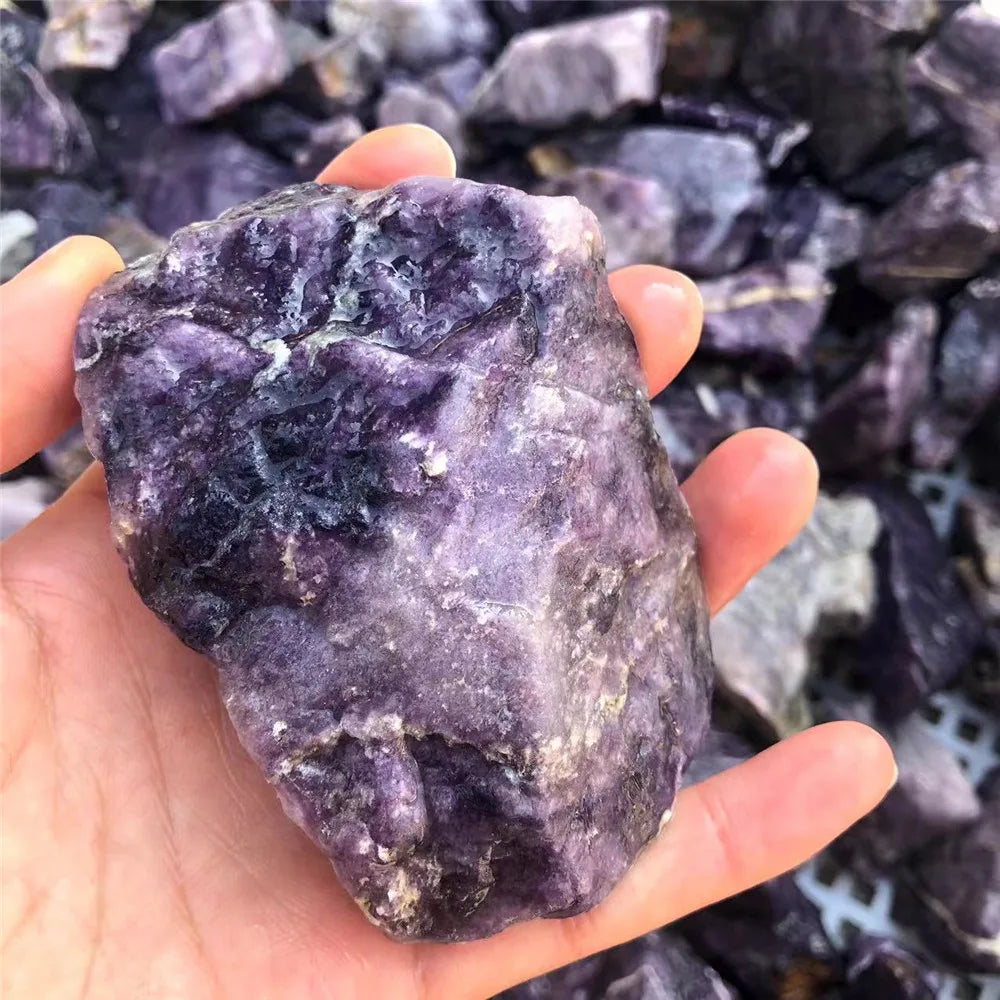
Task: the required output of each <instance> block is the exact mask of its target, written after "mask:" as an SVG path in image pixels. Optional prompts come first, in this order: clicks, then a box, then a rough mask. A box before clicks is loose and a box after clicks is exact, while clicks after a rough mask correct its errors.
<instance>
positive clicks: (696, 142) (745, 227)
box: [532, 126, 766, 277]
mask: <svg viewBox="0 0 1000 1000" xmlns="http://www.w3.org/2000/svg"><path fill="white" fill-rule="evenodd" d="M532 163H533V165H534V166H535V168H536V169H537V170H539V171H540V172H541V173H542V174H544V175H545V176H555V175H558V174H559V173H562V172H563V171H565V170H566V169H567V168H568V167H569V166H571V165H596V166H602V167H612V168H614V169H615V170H620V171H622V172H624V173H628V174H635V175H636V176H639V177H652V178H653V179H654V180H656V181H659V183H660V184H661V185H662V187H663V188H664V189H665V190H666V191H668V192H670V194H671V195H672V196H673V198H674V200H675V201H676V202H677V206H678V213H679V214H678V229H677V261H676V266H677V267H679V268H681V269H682V270H684V271H688V272H690V273H691V274H693V275H696V276H699V277H700V276H703V275H704V276H711V275H718V274H728V273H729V272H730V271H734V270H735V269H736V268H738V267H739V266H740V265H741V264H742V263H743V262H744V261H745V260H746V259H747V255H748V254H749V252H750V244H751V242H752V241H753V238H754V236H755V235H756V232H757V229H758V227H759V224H760V220H761V216H762V214H763V209H764V204H765V197H766V192H765V189H764V185H763V182H762V178H763V168H762V166H761V161H760V155H759V153H758V152H757V147H756V146H755V145H754V143H752V142H751V141H750V140H749V139H747V138H745V137H743V136H739V135H716V134H714V133H712V132H703V131H700V130H698V129H691V128H667V127H665V126H659V127H658V126H648V127H640V128H629V129H623V130H621V131H619V132H598V133H593V134H590V135H584V136H579V137H574V138H571V139H566V140H562V139H560V140H557V141H553V142H552V143H547V144H545V145H542V146H537V147H535V149H534V150H533V151H532Z"/></svg>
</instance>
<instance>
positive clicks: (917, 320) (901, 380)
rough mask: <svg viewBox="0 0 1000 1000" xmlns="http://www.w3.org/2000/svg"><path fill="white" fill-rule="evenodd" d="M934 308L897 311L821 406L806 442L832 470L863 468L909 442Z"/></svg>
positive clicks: (922, 391) (924, 385)
mask: <svg viewBox="0 0 1000 1000" xmlns="http://www.w3.org/2000/svg"><path fill="white" fill-rule="evenodd" d="M937 325H938V314H937V309H936V308H935V307H934V306H933V305H932V304H931V303H930V302H923V301H919V300H914V301H912V302H904V303H902V304H900V305H899V306H897V307H896V311H895V313H894V314H893V318H892V322H891V324H890V326H889V329H888V330H887V331H886V332H885V333H884V334H882V335H881V336H880V337H879V338H878V340H877V342H876V345H875V348H874V350H873V351H872V353H871V356H870V357H869V358H868V360H867V361H865V362H864V364H863V365H862V366H861V368H860V369H859V370H858V371H856V372H855V373H854V374H853V375H852V376H851V377H850V378H848V379H847V381H846V382H844V383H843V384H842V385H840V386H839V387H838V388H837V389H836V390H834V392H833V393H832V394H831V395H830V397H829V398H828V399H827V400H826V401H825V402H824V403H823V406H822V408H821V409H820V412H819V414H818V415H817V417H816V422H815V424H814V426H813V430H812V435H811V437H810V441H809V443H810V444H811V445H812V447H813V449H814V450H815V452H816V455H817V457H818V458H819V460H820V463H821V464H822V466H823V468H824V469H827V470H829V471H830V472H834V471H838V472H839V471H844V470H847V469H859V468H861V469H863V468H864V467H865V466H867V465H870V464H871V463H873V462H876V461H878V460H879V459H881V458H883V457H884V456H886V455H888V454H890V453H891V452H892V451H894V450H895V449H896V448H899V447H900V446H902V445H903V444H905V443H906V441H907V440H908V439H909V436H910V429H911V427H912V426H913V421H914V418H915V417H916V415H917V413H918V412H919V411H920V408H921V406H922V405H923V404H924V403H925V401H926V399H927V395H928V385H929V381H930V372H931V362H932V359H933V355H934V336H935V334H936V332H937Z"/></svg>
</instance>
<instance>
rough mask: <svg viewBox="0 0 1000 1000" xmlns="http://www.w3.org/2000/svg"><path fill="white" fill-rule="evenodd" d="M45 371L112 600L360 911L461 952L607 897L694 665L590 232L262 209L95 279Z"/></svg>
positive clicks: (551, 206) (680, 568)
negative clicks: (85, 461) (57, 358)
mask: <svg viewBox="0 0 1000 1000" xmlns="http://www.w3.org/2000/svg"><path fill="white" fill-rule="evenodd" d="M76 366H77V373H78V381H77V391H78V395H79V398H80V401H81V404H82V408H83V413H84V425H85V429H86V434H87V441H88V444H89V445H90V447H91V448H92V450H93V452H94V454H95V455H96V456H97V457H98V458H99V459H100V460H101V461H102V462H103V463H104V467H105V471H106V475H107V480H108V486H109V495H110V501H111V510H112V531H113V534H114V538H115V541H116V543H117V545H118V547H119V550H120V552H121V554H122V556H123V557H124V559H125V561H126V562H127V564H128V567H129V571H130V573H131V576H132V579H133V581H134V583H135V586H136V588H137V589H138V591H139V593H140V594H141V595H142V597H143V599H144V600H145V602H146V603H147V604H148V605H149V606H150V607H151V608H152V609H153V610H154V611H155V612H156V613H157V614H158V615H159V616H160V617H161V618H163V619H164V620H165V621H166V622H167V623H169V624H170V626H171V627H172V628H173V629H174V630H175V631H176V632H177V633H178V634H179V635H180V636H181V638H182V639H183V640H184V641H185V642H187V643H188V644H189V645H191V646H193V647H194V648H196V649H199V650H203V651H205V652H206V653H207V654H208V655H209V656H210V657H211V658H212V660H214V662H215V663H216V664H217V666H218V668H219V672H220V678H221V686H222V692H223V696H224V698H225V702H226V705H227V707H228V709H229V711H230V714H231V716H232V718H233V721H234V723H235V725H236V728H237V730H238V731H239V733H240V736H241V738H242V739H243V741H244V743H245V744H246V746H247V748H248V749H249V750H250V752H251V753H252V754H253V756H254V757H255V758H256V759H257V761H259V763H260V764H261V766H262V767H263V768H264V770H265V771H266V773H267V775H268V777H269V778H270V780H271V781H272V782H273V783H274V784H275V786H276V787H277V790H278V793H279V795H280V797H281V800H282V802H283V804H284V806H285V808H286V810H287V811H288V813H289V814H290V815H291V816H292V817H293V818H294V819H295V820H296V821H297V822H298V823H299V824H301V825H302V826H303V827H304V828H305V829H306V830H307V831H308V832H309V833H310V835H311V836H312V837H313V838H314V839H315V840H316V841H317V842H318V843H319V844H320V845H321V846H322V848H323V849H324V850H325V851H326V852H327V854H328V855H329V856H330V857H331V859H332V860H333V863H334V865H335V867H336V869H337V871H338V873H339V875H340V878H341V880H342V882H343V883H344V885H345V886H346V887H347V889H348V890H349V891H350V892H351V893H352V895H353V896H354V897H355V899H356V900H357V901H358V903H359V905H360V906H361V907H362V908H363V909H364V911H365V912H366V913H367V915H368V916H369V917H370V918H371V919H372V920H373V921H374V922H376V923H377V924H379V925H380V926H381V927H383V928H384V929H385V930H386V931H388V932H389V933H390V934H392V935H395V936H397V937H400V938H409V939H414V938H425V939H438V940H457V939H467V938H475V937H479V936H482V935H486V934H491V933H494V932H496V931H498V930H500V929H501V928H502V927H504V926H506V925H508V924H510V923H511V922H513V921H515V920H520V919H524V918H528V917H534V916H561V915H566V914H572V913H577V912H580V911H582V910H585V909H587V908H588V907H590V906H592V905H593V904H594V903H596V902H597V901H598V900H599V899H601V898H602V897H603V896H604V895H605V894H606V893H607V892H608V891H609V890H610V889H611V888H612V886H613V885H614V884H615V882H616V881H617V880H618V878H619V877H620V876H621V875H622V874H623V873H624V871H625V870H626V869H627V868H628V866H629V864H630V863H631V862H632V860H633V858H634V857H635V856H636V854H637V853H638V851H639V850H640V849H641V848H642V847H643V845H644V844H645V843H646V842H647V841H648V840H649V839H650V838H651V837H653V836H654V835H655V834H656V832H657V830H658V827H659V825H660V824H661V822H662V821H663V819H664V817H665V816H666V815H667V814H668V812H669V810H670V808H671V805H672V802H673V798H674V794H675V792H676V789H677V786H678V784H679V782H680V774H681V770H682V768H683V767H684V765H685V763H686V761H687V760H688V758H689V757H690V756H691V754H692V753H693V752H694V750H695V748H696V746H697V744H698V742H699V741H700V739H701V736H702V734H703V732H704V730H705V728H706V726H707V722H708V702H709V696H710V686H711V680H710V679H711V654H710V650H709V642H708V627H707V611H706V604H705V598H704V593H703V588H702V583H701V579H700V576H699V572H698V567H697V553H696V546H695V538H694V532H693V528H692V522H691V518H690V514H689V512H688V510H687V508H686V505H685V504H684V501H683V499H682V498H681V496H680V494H679V491H678V489H677V485H676V480H675V478H674V476H673V473H672V472H671V470H670V467H669V465H668V463H667V459H666V455H665V453H664V452H663V451H662V450H661V449H660V448H659V446H658V445H657V443H656V438H655V434H654V431H653V427H652V421H651V417H650V409H649V404H648V401H647V399H646V396H645V390H644V388H643V379H642V374H641V372H640V369H639V366H638V360H637V356H636V352H635V348H634V344H633V341H632V337H631V334H630V332H629V330H628V327H627V326H626V324H625V322H624V320H623V319H622V317H621V315H620V314H619V312H618V310H617V307H616V306H615V303H614V300H613V298H612V296H611V294H610V290H609V288H608V284H607V280H606V274H605V270H604V263H603V246H602V242H601V237H600V234H599V232H598V230H597V225H596V221H595V219H594V217H593V216H592V215H591V214H590V213H589V212H588V211H586V210H585V209H583V208H582V207H581V206H580V205H579V204H578V203H577V202H576V201H574V200H573V199H569V198H554V199H547V198H537V197H532V196H529V195H525V194H523V193H521V192H519V191H515V190H512V189H507V188H501V187H495V186H485V185H479V184H475V183H472V182H469V181H445V180H438V179H414V180H410V181H405V182H401V183H399V184H396V185H394V186H393V187H390V188H387V189H385V190H382V191H375V192H367V193H362V192H356V191H352V190H348V189H344V188H336V187H324V186H319V185H314V184H305V185H300V186H296V187H292V188H288V189H285V190H283V191H279V192H277V193H275V194H272V195H270V196H267V197H265V198H262V199H260V200H258V201H256V202H253V203H251V204H249V205H245V206H242V207H239V208H236V209H233V210H231V211H229V212H226V213H224V214H223V215H222V216H220V217H219V219H218V220H217V221H216V222H213V223H209V224H203V225H196V226H191V227H189V228H187V229H185V230H181V231H180V232H178V233H176V234H175V235H174V236H173V237H172V239H171V241H170V243H169V245H168V247H167V249H166V250H165V251H164V252H163V254H161V255H159V256H154V257H150V258H146V259H144V260H143V261H139V262H137V263H136V264H135V265H133V266H132V267H131V268H130V269H129V270H127V271H125V272H123V273H121V274H119V275H116V276H115V277H113V278H112V279H111V280H110V281H109V282H108V283H107V284H106V285H105V286H104V287H103V288H101V289H100V290H98V291H97V292H96V293H95V294H94V296H93V297H92V298H91V300H90V301H89V303H88V305H87V307H86V309H85V311H84V314H83V316H82V319H81V322H80V326H79V330H78V333H77V341H76Z"/></svg>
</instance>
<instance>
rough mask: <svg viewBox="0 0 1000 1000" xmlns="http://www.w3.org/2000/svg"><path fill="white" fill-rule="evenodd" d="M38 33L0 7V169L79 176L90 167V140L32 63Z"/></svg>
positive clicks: (70, 106)
mask: <svg viewBox="0 0 1000 1000" xmlns="http://www.w3.org/2000/svg"><path fill="white" fill-rule="evenodd" d="M39 32H40V26H39V24H38V22H37V21H35V19H34V18H32V17H29V16H28V15H26V14H23V13H22V12H21V11H20V10H18V9H17V8H13V9H10V8H8V7H7V6H6V5H5V6H3V8H0V135H2V136H3V141H2V142H0V169H2V170H4V171H5V172H25V173H53V174H76V173H80V172H81V171H83V170H85V169H86V168H87V167H88V166H90V164H91V163H92V162H93V159H94V146H93V141H92V140H91V137H90V132H89V131H88V129H87V126H86V124H85V123H84V120H83V117H82V116H81V114H80V111H79V109H78V108H77V107H76V105H75V104H74V103H73V102H72V101H71V100H70V99H69V98H68V97H65V96H64V95H62V94H59V93H57V92H56V91H55V90H53V89H52V87H50V86H49V84H48V83H47V82H46V80H45V79H44V78H43V77H42V74H41V73H40V72H39V70H38V67H37V66H36V65H35V64H34V60H35V57H36V54H37V50H38V42H39Z"/></svg>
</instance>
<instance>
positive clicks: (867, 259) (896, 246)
mask: <svg viewBox="0 0 1000 1000" xmlns="http://www.w3.org/2000/svg"><path fill="white" fill-rule="evenodd" d="M997 250H1000V163H992V164H990V163H980V162H979V161H977V160H967V161H966V162H964V163H959V164H957V165H956V166H953V167H948V168H947V169H946V170H942V171H940V172H939V173H936V174H935V175H934V176H933V177H932V178H931V179H930V180H929V181H928V182H927V183H926V184H925V185H924V186H923V187H920V188H917V189H915V190H914V191H911V192H910V193H909V194H908V195H907V196H906V197H905V198H903V200H902V201H900V202H897V203H896V204H895V205H894V206H893V207H892V208H890V209H889V210H888V211H886V212H884V213H883V214H882V215H881V216H880V217H879V218H878V219H877V220H876V221H875V224H874V225H873V226H872V228H871V230H870V231H869V234H868V240H867V243H866V245H865V248H864V251H863V253H862V255H861V278H862V280H863V281H864V282H865V284H867V285H869V286H870V287H871V288H874V289H875V290H876V291H878V292H879V293H881V294H882V295H884V296H886V297H887V298H890V299H897V298H903V297H904V296H907V295H919V294H922V293H923V292H929V291H933V290H935V289H937V288H940V287H941V286H942V285H946V284H947V283H948V282H950V281H959V280H962V279H963V278H969V277H972V275H974V274H975V273H976V272H977V271H979V270H980V269H981V268H982V266H983V265H984V264H985V263H986V261H987V260H988V259H989V257H990V255H991V254H993V253H996V251H997Z"/></svg>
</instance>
